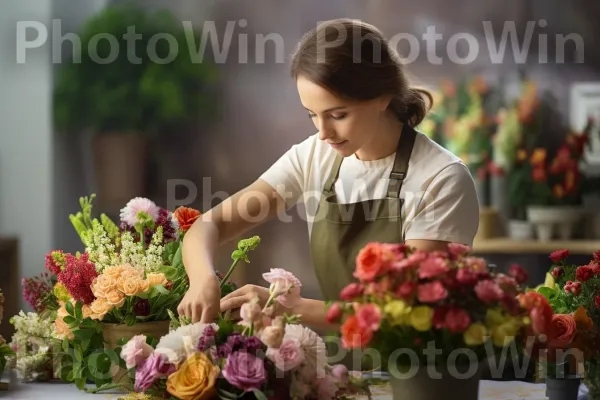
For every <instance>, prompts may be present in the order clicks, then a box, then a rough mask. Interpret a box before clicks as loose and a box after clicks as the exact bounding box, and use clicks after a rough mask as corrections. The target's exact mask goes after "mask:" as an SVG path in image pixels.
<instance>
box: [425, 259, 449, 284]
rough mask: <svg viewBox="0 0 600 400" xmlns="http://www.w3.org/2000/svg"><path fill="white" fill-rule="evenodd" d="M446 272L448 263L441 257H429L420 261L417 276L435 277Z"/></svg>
mask: <svg viewBox="0 0 600 400" xmlns="http://www.w3.org/2000/svg"><path fill="white" fill-rule="evenodd" d="M446 272H448V265H447V264H446V261H445V260H444V259H443V258H440V257H429V258H428V259H426V260H425V261H423V262H422V263H421V267H420V268H419V278H421V279H427V278H435V277H436V276H439V275H442V274H444V273H446Z"/></svg>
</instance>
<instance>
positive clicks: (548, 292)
mask: <svg viewBox="0 0 600 400" xmlns="http://www.w3.org/2000/svg"><path fill="white" fill-rule="evenodd" d="M538 292H539V293H540V294H541V295H543V296H544V297H546V298H547V299H548V300H550V299H552V298H553V297H555V296H556V289H552V288H549V287H545V286H542V287H541V288H539V289H538Z"/></svg>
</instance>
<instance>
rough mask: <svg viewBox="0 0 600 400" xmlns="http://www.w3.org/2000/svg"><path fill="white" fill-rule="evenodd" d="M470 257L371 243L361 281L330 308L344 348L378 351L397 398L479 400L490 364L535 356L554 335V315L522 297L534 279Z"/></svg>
mask: <svg viewBox="0 0 600 400" xmlns="http://www.w3.org/2000/svg"><path fill="white" fill-rule="evenodd" d="M469 251H470V248H469V247H467V246H464V245H460V244H450V245H449V250H448V252H440V251H435V252H424V251H419V250H414V249H411V248H409V247H407V246H406V245H404V244H390V243H369V244H367V245H366V246H365V247H364V248H363V249H362V250H361V251H360V253H359V254H358V256H357V260H356V268H355V271H354V274H353V276H354V277H355V278H356V281H355V282H352V283H350V284H349V285H348V286H347V287H346V288H344V289H343V290H342V291H341V293H340V301H337V302H334V303H333V304H332V305H331V306H330V308H329V312H328V318H329V322H330V323H338V324H341V328H340V333H341V335H342V344H343V346H344V348H346V349H361V350H362V349H365V348H367V347H368V348H369V350H375V352H374V353H370V354H369V358H371V357H372V355H373V354H376V355H377V356H378V358H379V360H381V361H380V364H381V365H380V366H381V368H382V369H383V370H384V371H387V372H389V375H390V381H391V385H392V388H393V398H394V399H413V398H414V399H421V400H442V399H444V400H446V399H461V400H475V399H477V398H478V393H479V382H480V379H481V373H482V372H483V371H482V369H481V368H480V366H481V365H482V364H483V361H484V359H489V358H490V357H492V356H494V355H495V352H496V351H502V350H501V349H506V347H507V346H516V347H515V348H514V349H515V350H516V351H518V352H519V351H523V350H524V349H525V350H526V351H527V352H528V351H530V350H532V349H533V348H534V346H532V347H529V346H530V345H534V344H535V343H536V342H539V341H538V340H537V339H541V338H542V335H546V334H547V333H548V329H549V322H550V319H551V316H552V314H553V311H552V308H551V307H550V305H549V303H548V301H547V300H546V299H545V298H544V296H542V295H541V294H539V293H535V292H532V291H531V292H525V291H524V290H523V287H522V284H523V283H525V282H526V281H527V273H526V272H525V271H524V270H523V269H522V268H520V267H518V266H514V267H511V268H510V270H509V275H505V274H498V273H494V272H492V271H490V270H489V269H488V265H487V263H486V261H485V260H483V259H481V258H477V257H471V256H469V255H468V253H469ZM543 337H544V339H545V336H543ZM529 339H533V341H531V340H529ZM525 341H527V344H525ZM432 345H433V348H432ZM363 354H364V353H363ZM378 366H379V365H376V366H375V367H378Z"/></svg>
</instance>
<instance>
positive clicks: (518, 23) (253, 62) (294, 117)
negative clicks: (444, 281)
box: [0, 0, 600, 337]
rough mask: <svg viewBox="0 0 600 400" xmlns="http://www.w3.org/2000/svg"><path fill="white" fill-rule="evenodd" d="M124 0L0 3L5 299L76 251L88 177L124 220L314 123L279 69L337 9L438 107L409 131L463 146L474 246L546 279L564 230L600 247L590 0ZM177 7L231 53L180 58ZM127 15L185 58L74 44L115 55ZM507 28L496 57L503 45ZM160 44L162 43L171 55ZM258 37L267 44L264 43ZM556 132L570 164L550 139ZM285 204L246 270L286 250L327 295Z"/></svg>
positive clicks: (205, 200) (300, 226)
mask: <svg viewBox="0 0 600 400" xmlns="http://www.w3.org/2000/svg"><path fill="white" fill-rule="evenodd" d="M120 3H121V2H119V1H108V0H87V1H85V2H81V1H74V0H4V1H2V3H1V4H0V122H1V124H0V139H1V140H0V288H1V289H2V290H3V291H4V293H5V297H6V305H5V308H6V311H5V313H6V314H7V315H14V314H16V313H17V312H18V310H19V309H20V308H22V307H23V308H27V307H28V306H26V305H25V303H24V302H23V300H21V293H20V290H21V289H20V279H21V278H22V277H28V276H33V275H36V274H39V273H40V272H41V271H43V269H44V256H45V255H46V254H47V252H48V251H50V250H53V249H62V250H64V251H65V252H76V251H82V244H81V242H80V240H79V237H78V236H77V234H76V232H75V230H74V229H73V227H72V225H71V223H70V221H69V214H71V213H75V212H77V211H78V210H79V198H80V196H86V195H89V194H90V193H97V194H98V198H97V201H96V202H95V205H96V210H97V211H102V212H106V213H107V214H108V215H109V216H111V217H113V218H115V219H118V215H119V209H120V208H121V207H123V206H124V204H125V203H126V202H127V200H129V199H130V198H131V197H134V196H144V197H148V198H150V199H152V200H153V201H155V202H156V203H157V204H159V205H161V206H163V207H168V208H170V209H173V208H174V207H175V206H178V205H187V206H190V207H195V208H197V209H200V210H207V209H208V208H210V207H211V206H214V205H215V204H217V203H218V202H219V201H221V200H223V198H224V196H226V195H227V194H229V195H231V194H233V193H235V192H236V191H238V190H240V189H242V188H243V187H244V186H246V185H248V184H249V183H251V182H252V181H253V180H254V179H256V178H257V177H258V176H259V175H260V174H261V173H262V172H263V171H265V170H266V169H267V168H268V167H269V166H270V165H271V164H272V163H273V162H274V161H275V160H276V159H277V158H278V157H280V156H281V155H282V154H283V153H284V152H285V151H286V150H287V149H289V147H290V146H292V145H293V144H295V143H298V142H300V141H302V140H304V139H305V138H307V137H308V136H309V135H311V134H313V133H314V126H313V124H312V122H311V121H310V120H309V119H308V118H307V117H306V112H305V110H304V109H303V108H302V106H301V104H300V101H299V98H298V94H297V91H296V86H295V83H294V82H293V80H292V79H291V78H290V74H289V66H290V64H289V61H290V55H291V54H292V52H293V50H294V48H295V45H296V43H297V41H298V40H299V39H300V37H301V35H302V34H303V33H304V32H306V31H308V30H309V29H311V28H314V27H315V26H316V24H317V22H318V21H322V20H327V19H332V18H337V17H350V18H357V19H362V20H365V21H366V22H369V23H372V24H374V25H375V26H377V27H379V28H380V29H381V30H382V31H383V32H384V33H385V34H386V35H387V36H388V37H395V38H396V40H397V42H396V43H398V46H397V49H398V51H399V52H400V54H401V56H402V57H404V58H405V59H406V60H407V70H408V72H409V74H410V76H411V79H412V84H413V85H415V86H424V87H426V88H429V89H430V90H432V91H433V92H434V93H435V95H436V100H437V101H438V102H437V105H436V108H435V109H434V113H432V114H431V116H430V118H428V120H427V121H425V122H424V123H423V125H422V126H421V127H420V129H421V130H422V131H423V132H425V133H427V134H428V135H430V136H431V137H432V138H434V139H435V140H437V141H439V142H440V143H442V144H443V145H444V146H446V147H447V148H449V149H450V150H452V151H454V152H455V153H456V154H457V155H460V156H461V157H463V158H464V159H465V161H466V162H467V163H468V165H469V167H470V168H471V170H472V172H473V175H474V177H475V178H476V179H477V183H478V190H479V193H480V203H481V215H482V217H481V224H480V225H481V226H480V233H479V234H478V240H477V244H476V246H475V250H476V252H477V253H478V254H481V255H482V256H484V257H486V258H488V259H489V260H490V261H491V262H493V263H495V264H496V265H497V266H498V268H501V269H503V268H507V267H508V266H509V265H510V264H512V263H515V262H518V263H521V264H522V265H523V266H524V267H525V268H526V269H527V270H528V271H529V272H530V280H531V283H532V284H538V283H540V282H541V281H542V280H543V278H544V274H545V272H546V270H547V268H548V267H549V262H548V253H549V252H550V251H552V250H554V249H556V248H563V247H565V246H568V247H569V248H570V249H571V250H572V253H573V254H574V256H575V257H581V259H582V261H581V262H582V263H583V262H585V260H586V259H587V260H589V258H590V256H591V253H592V252H593V251H594V250H598V249H600V233H599V232H598V231H599V228H600V220H599V218H598V215H599V214H598V212H597V210H598V205H599V204H600V201H598V195H597V193H595V192H596V191H597V190H598V189H599V188H600V186H598V185H597V182H595V181H594V180H593V179H594V176H595V174H597V173H598V171H599V170H600V136H599V134H598V128H597V127H596V125H595V124H591V125H589V126H588V125H587V123H588V117H589V118H592V119H593V118H598V121H600V51H598V46H599V45H600V43H599V41H600V24H598V21H600V3H598V2H596V1H593V0H572V1H569V2H566V1H559V0H506V1H503V2H500V1H492V0H484V1H482V0H477V1H476V0H462V1H459V0H453V1H448V0H446V1H442V0H421V1H417V2H415V1H404V0H395V1H388V0H385V1H384V0H367V1H365V0H327V1H315V0H303V1H294V2H291V1H286V2H282V1H272V0H249V1H229V0H220V1H216V0H204V1H193V0H171V1H165V0H145V1H141V0H140V1H138V2H136V4H137V5H138V6H139V8H140V10H141V11H140V12H137V11H136V12H135V13H134V12H132V13H125V14H123V13H122V12H119V11H118V10H117V9H113V7H114V6H117V5H119V4H120ZM163 9H166V10H168V12H169V13H170V15H171V18H173V20H171V23H170V22H169V16H168V14H167V15H163V14H161V15H160V16H155V15H154V14H153V12H154V11H157V10H163ZM173 21H175V25H173V24H172V22H173ZM183 21H189V22H187V23H186V26H188V27H192V28H193V29H194V31H195V34H196V35H197V36H198V38H197V42H196V44H197V45H199V44H200V43H202V42H203V41H202V37H201V36H202V31H203V29H204V30H206V29H210V28H213V27H214V32H215V33H216V34H217V35H216V37H217V38H218V41H219V45H221V46H222V44H223V42H224V41H225V42H226V41H228V40H230V44H229V46H226V47H225V48H224V49H221V50H224V51H225V53H222V54H221V55H219V52H218V51H217V52H216V53H215V51H213V50H214V48H213V46H212V45H211V44H210V43H204V44H205V45H206V52H205V57H204V59H203V62H202V63H198V62H193V60H192V59H186V57H188V58H189V54H190V52H188V51H187V42H186V41H185V39H184V36H181V32H179V31H178V29H181V28H182V27H183V26H184V24H183ZM486 21H487V22H486ZM129 25H135V26H136V27H138V28H139V29H137V32H138V33H150V34H153V33H161V32H162V33H164V32H174V34H175V37H176V38H177V40H178V42H177V43H178V44H179V46H180V47H179V49H180V50H185V51H180V52H179V54H180V55H181V56H182V58H177V60H176V61H175V62H172V63H167V64H164V65H161V64H157V63H152V65H148V64H147V63H145V64H144V65H142V66H139V65H135V64H134V63H132V62H130V61H128V60H127V58H126V52H125V51H121V52H120V53H119V54H118V55H117V56H116V57H115V60H114V62H110V63H106V64H98V63H93V64H92V63H88V64H86V65H83V64H80V65H76V64H73V63H72V60H73V48H74V43H75V44H77V40H75V41H73V37H76V38H78V40H80V41H81V44H82V47H83V48H84V50H85V49H86V48H88V46H90V45H94V46H97V49H98V54H97V56H98V58H99V59H104V60H106V59H107V57H109V56H110V51H109V50H110V49H109V48H108V47H107V43H108V41H107V40H106V39H104V40H102V39H100V40H98V41H97V42H94V40H96V39H94V34H98V33H108V34H113V35H116V36H119V35H122V34H123V33H125V32H126V27H127V26H129ZM25 28H27V29H25ZM513 28H514V29H513ZM431 29H435V33H437V34H438V35H440V39H439V40H436V41H435V42H434V41H433V40H432V41H431V42H430V44H429V45H430V46H431V47H428V42H426V41H425V40H424V39H423V35H425V34H427V33H428V32H431ZM503 31H505V32H504V35H505V36H504V40H505V41H506V48H505V51H504V56H502V55H498V56H494V54H493V53H494V52H495V51H496V50H498V51H500V52H501V48H496V47H497V46H498V45H499V44H500V43H501V42H502V40H503V33H502V32H503ZM510 32H513V33H514V35H515V36H514V37H512V33H510ZM73 33H76V34H77V35H76V36H75V35H72V34H73ZM228 34H229V36H228ZM269 34H271V35H273V37H276V38H279V39H277V40H272V41H268V42H267V44H266V45H263V44H262V43H261V42H260V39H259V38H260V37H261V36H260V35H269ZM177 35H179V36H177ZM394 35H396V36H394ZM409 36H410V37H414V38H415V40H418V42H414V41H413V42H410V41H409V40H408V39H406V38H407V37H409ZM148 37H149V36H148V35H147V36H145V37H144V39H142V40H140V41H139V42H137V43H138V44H139V47H138V48H137V50H138V51H137V56H140V57H144V56H147V52H145V50H144V49H145V46H146V45H147V41H148ZM267 37H269V36H267ZM461 37H462V38H461ZM465 37H469V38H474V40H475V42H476V43H475V44H476V45H477V46H478V47H479V48H478V49H477V48H474V47H473V43H472V42H467V40H466V39H465ZM527 37H529V38H530V42H529V43H527V42H528V40H527ZM205 39H206V38H205ZM204 42H206V40H204ZM433 43H435V45H433ZM120 44H121V45H123V43H120ZM276 44H277V46H279V47H276ZM468 44H470V45H471V48H470V49H471V51H472V53H469V46H468ZM166 45H167V42H166V40H161V41H159V42H157V43H156V46H157V49H158V50H160V51H157V53H160V54H161V55H162V56H163V57H166V56H168V48H167V51H166V52H164V51H165V46H166ZM523 45H526V46H527V47H522V46H523ZM28 46H29V48H28ZM136 46H137V45H136ZM513 46H516V47H513ZM257 48H265V49H266V51H265V52H264V54H263V55H264V59H261V57H260V55H258V56H257V54H256V53H255V49H257ZM519 48H520V49H519ZM123 49H124V48H122V50H123ZM245 49H247V50H248V52H247V55H246V56H247V57H245V55H244V53H243V52H244V50H245ZM454 49H456V51H454ZM217 50H218V49H217ZM411 50H412V51H413V52H415V53H411ZM161 51H162V53H161ZM240 52H241V53H240ZM520 52H522V54H521V55H519V53H520ZM186 55H187V56H186ZM461 60H462V62H461ZM586 126H587V127H588V128H589V129H587V130H585V129H586ZM586 134H587V135H589V138H590V139H589V142H588V143H584V141H582V140H581V139H582V138H583V137H585V136H583V135H586ZM565 148H569V149H570V150H569V155H568V157H566V159H568V160H570V162H571V163H569V162H564V160H565V158H560V157H559V155H560V154H561V149H565ZM584 162H586V163H587V164H586V165H583V164H584ZM561 163H563V164H565V165H567V166H564V165H563V164H561ZM568 165H574V166H575V167H573V168H570V167H568ZM580 165H583V166H581V167H580ZM563 167H564V168H563ZM175 200H179V203H177V202H175ZM573 209H575V212H572V210H573ZM288 215H290V216H292V217H293V218H292V220H291V221H290V222H283V221H277V220H274V221H271V222H269V223H267V224H265V225H264V226H262V227H260V228H259V229H257V230H256V231H255V232H252V233H251V234H257V235H260V236H261V238H262V244H261V247H260V250H259V251H257V252H255V253H254V254H252V257H251V261H252V262H251V264H250V265H248V266H247V267H246V268H245V270H243V271H241V272H240V274H239V276H238V279H239V280H240V283H260V273H261V272H263V271H265V270H268V269H269V268H274V267H282V268H286V269H289V270H290V271H292V272H294V273H296V274H297V275H298V276H299V277H300V279H301V280H302V281H303V282H304V289H303V293H304V295H305V296H306V297H313V298H319V297H320V294H319V290H318V287H317V286H316V280H315V278H314V275H313V272H312V267H311V263H310V258H309V247H308V239H307V228H306V224H305V222H304V218H302V217H301V216H302V210H301V209H294V210H291V211H290V212H288ZM548 221H551V224H554V229H555V230H554V231H553V232H550V233H549V231H548V229H547V227H548V226H549V223H548ZM234 244H235V243H231V244H230V245H228V246H225V247H224V248H223V251H222V257H221V258H220V261H219V265H218V267H219V268H222V269H225V268H227V267H228V266H229V264H230V258H229V255H230V253H231V250H232V249H233V245H234ZM2 328H3V329H10V325H9V324H3V325H2ZM5 337H7V335H6V334H5Z"/></svg>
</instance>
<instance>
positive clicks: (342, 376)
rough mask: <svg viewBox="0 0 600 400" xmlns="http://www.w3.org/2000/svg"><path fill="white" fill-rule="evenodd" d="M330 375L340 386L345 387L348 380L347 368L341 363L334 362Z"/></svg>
mask: <svg viewBox="0 0 600 400" xmlns="http://www.w3.org/2000/svg"><path fill="white" fill-rule="evenodd" d="M331 375H332V376H333V377H334V378H335V379H336V380H337V381H338V385H339V386H340V387H346V385H347V384H348V381H349V380H350V373H349V372H348V368H347V367H346V366H345V365H343V364H336V365H334V366H333V368H332V369H331Z"/></svg>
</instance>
